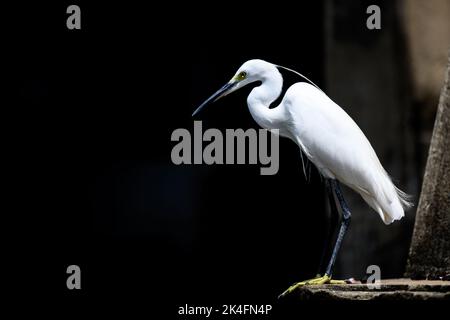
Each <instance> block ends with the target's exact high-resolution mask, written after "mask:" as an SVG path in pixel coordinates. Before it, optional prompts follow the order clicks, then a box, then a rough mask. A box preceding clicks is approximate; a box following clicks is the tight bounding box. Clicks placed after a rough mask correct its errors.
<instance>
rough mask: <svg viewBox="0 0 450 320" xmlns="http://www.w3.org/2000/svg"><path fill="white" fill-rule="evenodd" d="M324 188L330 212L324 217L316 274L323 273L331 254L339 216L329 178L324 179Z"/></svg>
mask: <svg viewBox="0 0 450 320" xmlns="http://www.w3.org/2000/svg"><path fill="white" fill-rule="evenodd" d="M325 188H326V192H327V197H328V203H329V204H330V211H329V212H330V213H329V214H328V215H327V217H326V230H325V241H324V244H323V250H322V255H321V257H320V263H319V268H318V271H317V274H318V275H323V274H324V272H325V268H326V267H327V265H326V263H327V262H328V260H327V259H328V257H329V256H330V254H331V252H330V251H331V250H330V249H331V248H330V243H331V241H332V240H333V237H334V235H335V231H336V226H337V222H338V217H339V212H338V210H337V208H336V200H335V198H334V191H333V185H332V180H331V179H325Z"/></svg>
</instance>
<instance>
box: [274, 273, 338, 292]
mask: <svg viewBox="0 0 450 320" xmlns="http://www.w3.org/2000/svg"><path fill="white" fill-rule="evenodd" d="M345 283H346V282H345V281H344V280H332V279H331V277H330V276H329V275H327V274H325V275H324V276H320V275H317V277H316V278H313V279H309V280H305V281H302V282H297V283H295V284H293V285H292V286H290V287H289V288H288V289H287V290H286V291H284V292H283V293H282V294H280V295H279V296H278V298H281V297H284V296H285V295H286V294H289V293H291V292H292V291H294V290H296V289H297V288H299V287H302V286H310V285H320V284H345Z"/></svg>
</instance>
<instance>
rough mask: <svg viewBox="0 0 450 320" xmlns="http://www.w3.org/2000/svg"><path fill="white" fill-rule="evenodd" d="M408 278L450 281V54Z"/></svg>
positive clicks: (418, 209)
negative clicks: (442, 278)
mask: <svg viewBox="0 0 450 320" xmlns="http://www.w3.org/2000/svg"><path fill="white" fill-rule="evenodd" d="M406 276H408V277H411V278H428V279H439V278H440V277H446V278H448V277H450V53H449V61H448V66H447V75H446V79H445V84H444V88H443V89H442V92H441V97H440V100H439V106H438V111H437V114H436V120H435V124H434V130H433V136H432V139H431V145H430V150H429V153H428V160H427V165H426V169H425V175H424V179H423V185H422V192H421V195H420V200H419V205H418V208H417V214H416V222H415V226H414V233H413V238H412V242H411V248H410V253H409V259H408V266H407V271H406Z"/></svg>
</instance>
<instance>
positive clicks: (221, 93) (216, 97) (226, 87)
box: [192, 82, 237, 117]
mask: <svg viewBox="0 0 450 320" xmlns="http://www.w3.org/2000/svg"><path fill="white" fill-rule="evenodd" d="M236 83H237V82H228V83H227V84H226V85H224V86H223V87H222V88H220V89H219V90H218V91H217V92H216V93H214V94H213V95H212V96H211V97H209V98H208V99H206V101H205V102H203V103H202V104H201V105H200V107H198V108H197V109H196V110H195V111H194V113H192V116H193V117H195V115H196V114H197V113H199V112H200V111H201V110H202V109H203V108H204V107H205V106H206V105H207V104H209V103H210V102H214V101H216V100H219V99H220V98H222V97H223V96H224V95H226V93H227V92H228V91H229V90H230V89H231V88H233V87H234V86H235V85H236Z"/></svg>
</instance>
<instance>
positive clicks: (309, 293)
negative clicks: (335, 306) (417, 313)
mask: <svg viewBox="0 0 450 320" xmlns="http://www.w3.org/2000/svg"><path fill="white" fill-rule="evenodd" d="M292 295H293V296H294V297H295V296H296V298H299V299H300V300H302V301H355V300H361V301H425V300H426V301H443V300H446V301H450V281H441V280H411V279H389V280H381V282H380V287H379V289H376V288H372V289H371V287H370V286H369V285H367V284H362V283H356V284H341V285H330V284H325V285H318V286H304V287H300V288H299V289H297V290H295V291H294V292H292Z"/></svg>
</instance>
